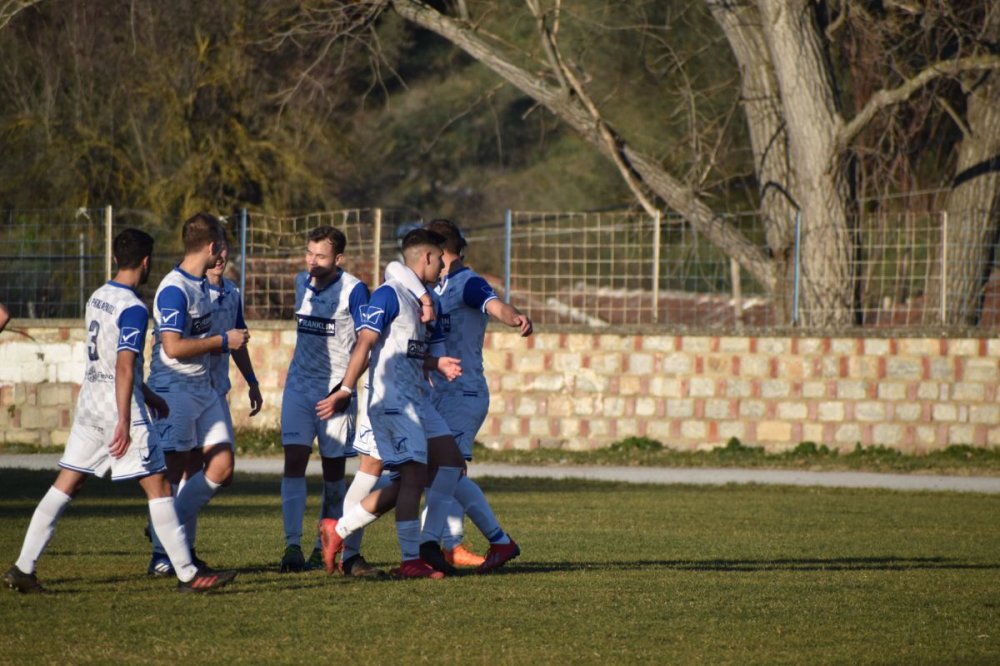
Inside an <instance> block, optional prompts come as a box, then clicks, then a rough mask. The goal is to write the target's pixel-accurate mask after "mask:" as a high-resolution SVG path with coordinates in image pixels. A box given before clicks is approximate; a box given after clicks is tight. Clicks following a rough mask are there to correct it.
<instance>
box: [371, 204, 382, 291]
mask: <svg viewBox="0 0 1000 666" xmlns="http://www.w3.org/2000/svg"><path fill="white" fill-rule="evenodd" d="M372 233H373V234H374V235H375V237H374V238H373V239H372V242H373V243H374V245H375V265H374V266H372V289H374V288H375V287H377V286H379V285H380V284H382V279H381V277H382V209H381V208H376V209H375V229H374V230H373V231H372Z"/></svg>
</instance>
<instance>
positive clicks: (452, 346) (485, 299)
mask: <svg viewBox="0 0 1000 666" xmlns="http://www.w3.org/2000/svg"><path fill="white" fill-rule="evenodd" d="M434 293H435V294H437V296H438V300H439V301H440V303H441V305H440V310H441V317H440V318H441V330H442V332H443V333H444V344H445V349H446V350H447V354H448V356H453V357H455V358H459V359H461V360H462V375H461V376H460V377H458V379H456V380H455V381H454V382H452V384H454V386H452V387H450V389H451V390H458V389H461V388H468V389H475V390H485V389H486V377H485V376H484V374H483V339H484V337H485V335H486V324H487V323H488V322H489V319H490V316H489V315H488V314H486V304H487V303H489V302H490V301H492V300H493V299H494V298H497V295H496V292H494V291H493V287H491V286H490V285H489V283H488V282H486V280H484V279H483V278H482V277H480V276H479V275H477V274H476V273H475V272H474V271H472V270H471V269H469V268H466V267H463V268H461V269H459V270H458V271H456V272H454V273H451V274H449V275H446V276H445V277H444V279H443V280H441V282H440V283H438V284H437V286H435V287H434Z"/></svg>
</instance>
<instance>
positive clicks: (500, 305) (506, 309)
mask: <svg viewBox="0 0 1000 666" xmlns="http://www.w3.org/2000/svg"><path fill="white" fill-rule="evenodd" d="M486 314H488V315H490V316H492V317H493V318H494V319H497V320H498V321H501V322H503V323H504V324H506V325H507V326H510V327H511V328H517V329H519V330H520V333H521V337H523V338H526V337H528V336H529V335H531V334H532V332H534V327H533V326H532V324H531V320H530V319H528V315H526V314H524V313H523V312H521V311H520V310H518V309H517V308H515V307H514V306H513V305H511V304H510V303H504V302H503V301H501V300H500V299H499V298H494V299H493V300H491V301H488V302H487V303H486Z"/></svg>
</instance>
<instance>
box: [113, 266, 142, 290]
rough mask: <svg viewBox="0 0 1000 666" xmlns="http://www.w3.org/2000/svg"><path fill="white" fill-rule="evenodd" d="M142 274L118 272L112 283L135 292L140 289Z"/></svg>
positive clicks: (137, 272)
mask: <svg viewBox="0 0 1000 666" xmlns="http://www.w3.org/2000/svg"><path fill="white" fill-rule="evenodd" d="M140 278H141V274H140V272H139V271H128V270H126V271H118V272H117V273H115V276H114V277H113V278H111V281H112V282H115V283H117V284H120V285H122V286H124V287H128V288H129V289H132V290H133V291H134V290H135V289H137V288H138V287H139V282H140Z"/></svg>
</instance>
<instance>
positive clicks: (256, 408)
mask: <svg viewBox="0 0 1000 666" xmlns="http://www.w3.org/2000/svg"><path fill="white" fill-rule="evenodd" d="M247 337H248V338H249V335H248V336H247ZM232 357H233V361H234V362H235V363H236V367H237V368H239V371H240V374H241V375H243V379H244V380H246V383H247V386H248V387H249V389H248V391H247V393H248V396H249V398H250V416H256V415H257V413H258V412H260V410H261V408H262V407H263V406H264V397H263V396H262V395H261V393H260V384H258V383H257V376H256V375H255V374H254V371H253V362H252V361H251V360H250V350H248V349H247V347H246V345H243V346H242V347H240V348H239V349H234V350H233V352H232Z"/></svg>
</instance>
